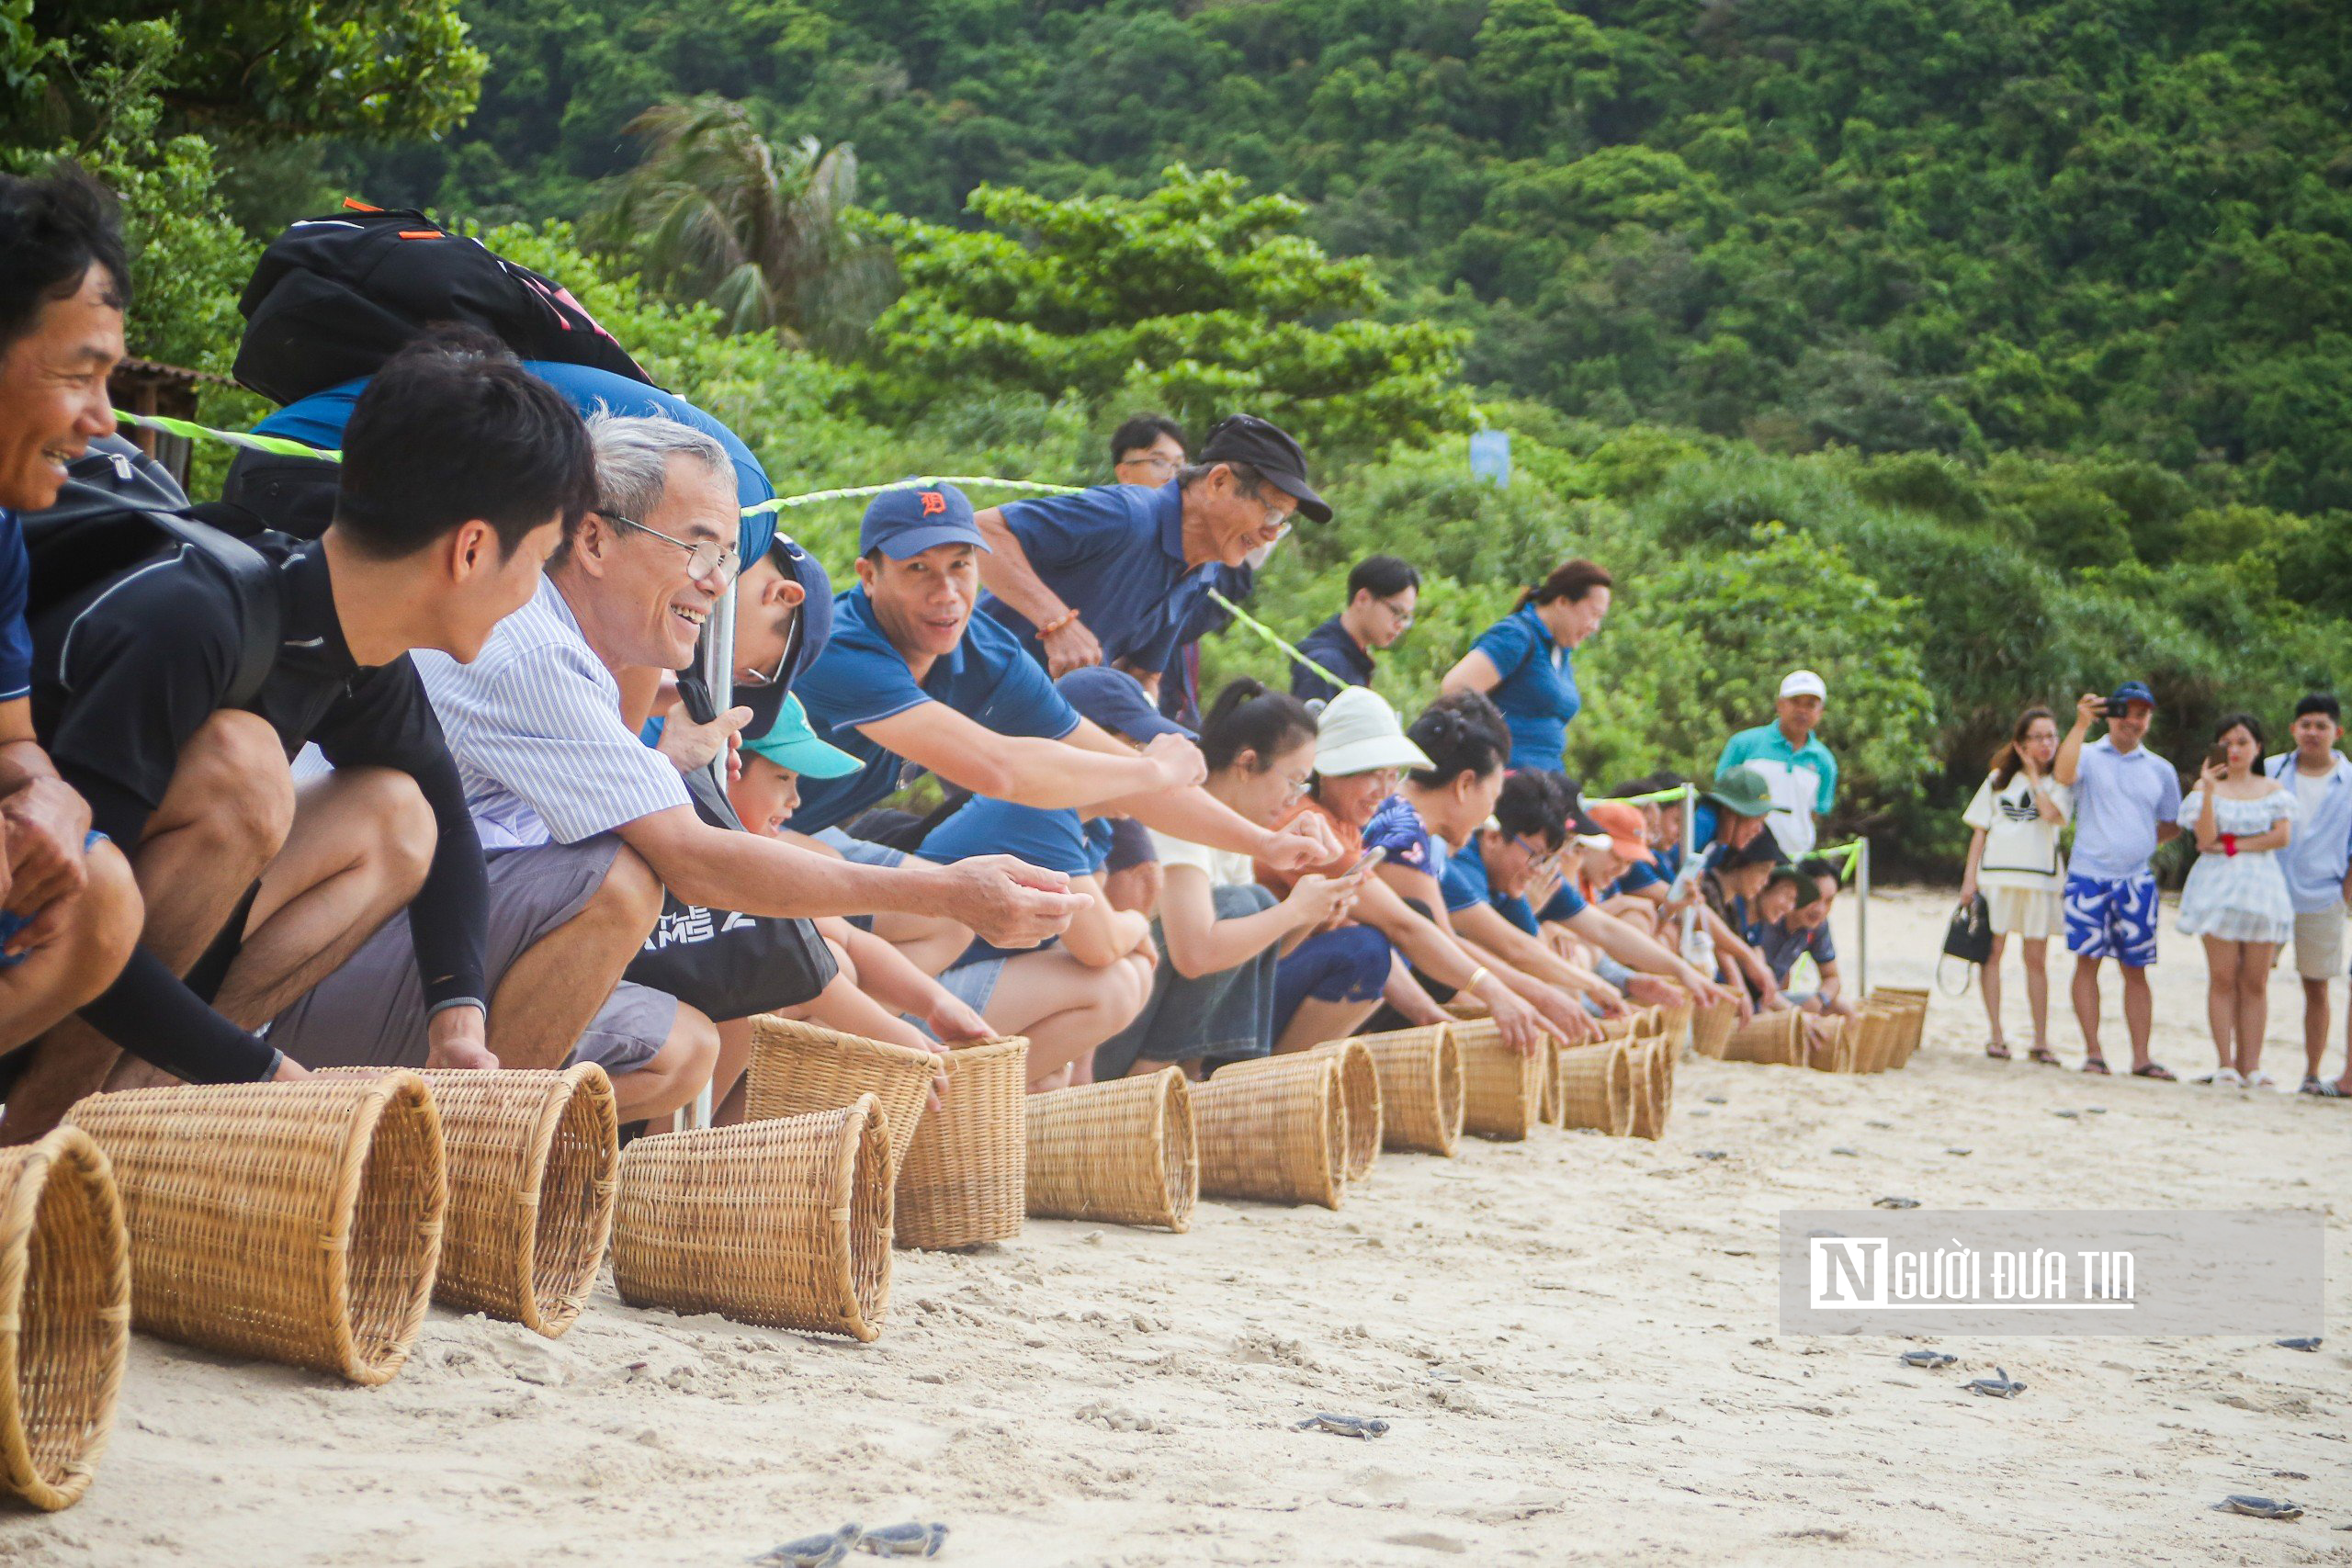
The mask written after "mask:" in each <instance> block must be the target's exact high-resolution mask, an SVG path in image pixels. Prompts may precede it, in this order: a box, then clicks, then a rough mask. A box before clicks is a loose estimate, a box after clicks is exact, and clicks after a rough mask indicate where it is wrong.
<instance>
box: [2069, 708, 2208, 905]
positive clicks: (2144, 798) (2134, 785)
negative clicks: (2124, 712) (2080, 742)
mask: <svg viewBox="0 0 2352 1568" xmlns="http://www.w3.org/2000/svg"><path fill="white" fill-rule="evenodd" d="M2178 820H2180V775H2179V774H2178V773H2174V772H2173V771H2172V764H2171V763H2170V762H2167V761H2165V760H2164V759H2163V758H2162V757H2159V756H2157V755H2156V754H2155V753H2154V751H2151V750H2148V749H2147V748H2146V747H2145V746H2135V747H2133V748H2132V749H2131V750H2129V751H2119V750H2116V749H2115V744H2114V742H2113V741H2111V740H2109V739H2108V738H2107V737H2106V736H2104V735H2102V736H2100V737H2099V738H2098V739H2097V740H2094V741H2092V742H2091V743H2090V744H2089V745H2087V746H2086V747H2084V748H2083V754H2082V761H2081V762H2080V764H2079V771H2078V772H2077V773H2075V857H2074V860H2073V862H2072V863H2070V864H2069V865H2068V866H2067V868H2066V869H2067V871H2068V873H2069V874H2070V875H2072V876H2087V877H2089V878H2091V879H2092V880H2094V881H2098V882H2122V881H2129V880H2131V878H2134V877H2141V876H2145V875H2147V874H2148V857H2149V856H2150V855H2153V854H2154V853H2155V852H2156V827H2157V825H2158V824H2159V823H2164V822H2177V821H2178Z"/></svg>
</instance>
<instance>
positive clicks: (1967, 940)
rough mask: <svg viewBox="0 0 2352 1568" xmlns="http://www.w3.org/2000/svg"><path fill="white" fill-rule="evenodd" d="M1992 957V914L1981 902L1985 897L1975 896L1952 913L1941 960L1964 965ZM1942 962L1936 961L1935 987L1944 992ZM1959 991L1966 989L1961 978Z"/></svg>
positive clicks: (1983, 961)
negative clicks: (1956, 960) (1947, 959)
mask: <svg viewBox="0 0 2352 1568" xmlns="http://www.w3.org/2000/svg"><path fill="white" fill-rule="evenodd" d="M1992 956H1993V911H1992V909H1991V908H1990V907H1989V906H1987V905H1986V904H1985V895H1983V894H1982V893H1979V894H1976V895H1975V896H1974V897H1971V898H1969V899H1968V900H1967V901H1966V902H1964V903H1962V904H1960V905H1959V906H1957V907H1956V908H1953V910H1952V912H1951V925H1949V926H1947V927H1945V928H1944V958H1957V959H1959V960H1960V961H1961V962H1962V963H1963V964H1983V963H1985V962H1986V961H1987V960H1989V959H1990V958H1991V957H1992ZM1943 967H1944V966H1943V960H1942V959H1938V960H1937V961H1936V985H1937V988H1938V989H1942V988H1943ZM1960 988H1961V990H1962V991H1965V990H1967V989H1968V981H1967V979H1966V977H1965V976H1963V977H1962V980H1961V983H1960Z"/></svg>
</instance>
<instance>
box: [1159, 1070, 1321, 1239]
mask: <svg viewBox="0 0 2352 1568" xmlns="http://www.w3.org/2000/svg"><path fill="white" fill-rule="evenodd" d="M1193 1115H1194V1117H1195V1118H1196V1122H1197V1125H1198V1127H1199V1131H1200V1140H1201V1191H1202V1192H1203V1193H1204V1194H1205V1195H1207V1196H1209V1197H1213V1198H1260V1199H1264V1200H1266V1201H1269V1202H1275V1203H1317V1204H1320V1205H1322V1206H1323V1207H1324V1208H1327V1209H1336V1208H1338V1207H1339V1206H1340V1199H1342V1198H1343V1197H1345V1196H1346V1195H1347V1190H1348V1107H1347V1100H1346V1097H1345V1096H1344V1095H1343V1094H1342V1093H1341V1092H1340V1061H1339V1058H1338V1057H1337V1056H1335V1055H1314V1054H1312V1053H1310V1052H1305V1051H1299V1052H1294V1053H1292V1054H1291V1055H1285V1056H1266V1057H1261V1058H1260V1059H1259V1060H1256V1061H1251V1062H1236V1063H1234V1064H1233V1065H1232V1066H1228V1067H1225V1068H1222V1069H1220V1070H1219V1071H1218V1072H1217V1074H1216V1077H1212V1078H1211V1079H1209V1081H1208V1082H1206V1083H1204V1084H1203V1085H1201V1086H1200V1088H1198V1089H1194V1090H1193Z"/></svg>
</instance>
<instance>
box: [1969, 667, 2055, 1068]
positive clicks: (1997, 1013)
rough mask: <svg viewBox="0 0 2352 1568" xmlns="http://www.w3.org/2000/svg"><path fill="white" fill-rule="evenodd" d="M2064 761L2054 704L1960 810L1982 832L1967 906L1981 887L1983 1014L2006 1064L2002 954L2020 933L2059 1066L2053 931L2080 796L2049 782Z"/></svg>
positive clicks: (2028, 721)
mask: <svg viewBox="0 0 2352 1568" xmlns="http://www.w3.org/2000/svg"><path fill="white" fill-rule="evenodd" d="M2057 755H2058V720H2057V717H2056V716H2055V715H2053V714H2052V713H2051V711H2050V710H2049V709H2048V708H2045V707H2030V708H2028V709H2026V710H2025V712H2024V713H2022V714H2019V715H2018V721H2017V723H2016V725H2015V726H2014V727H2012V728H2011V729H2010V731H2009V739H2008V740H2007V743H2005V744H2004V745H2003V746H2002V747H2001V749H2000V750H1998V751H1996V752H1994V753H1993V771H1992V773H1989V774H1987V775H1986V776H1985V782H1984V783H1983V784H1979V785H1977V786H1976V798H1974V799H1973V800H1972V801H1970V802H1969V803H1968V809H1967V810H1966V811H1963V812H1962V813H1961V820H1962V821H1963V822H1965V823H1967V824H1968V825H1969V826H1970V827H1971V828H1973V829H1975V832H1974V833H1973V834H1971V835H1970V837H1969V840H1968V869H1967V871H1966V872H1964V873H1963V874H1962V876H1961V879H1960V899H1961V902H1962V903H1963V904H1965V903H1967V902H1969V901H1970V900H1971V899H1973V898H1974V897H1976V895H1977V893H1978V892H1979V891H1980V890H1981V891H1982V892H1983V893H1984V895H1985V908H1986V909H1987V911H1988V913H1989V914H1990V916H1991V919H1992V926H1993V951H1992V953H1990V954H1989V955H1988V956H1987V957H1986V958H1985V968H1984V972H1983V984H1984V990H1985V1020H1986V1022H1987V1024H1988V1026H1989V1032H1988V1033H1987V1034H1986V1036H1985V1055H1988V1056H1991V1057H1994V1058H1996V1060H2000V1061H2007V1060H2008V1056H2009V1047H2008V1043H2007V1041H2006V1040H2004V1039H2002V1037H2001V950H2002V949H2003V948H2004V947H2006V946H2007V943H2008V940H2009V938H2010V937H2011V936H2012V935H2014V936H2015V937H2016V938H2017V939H2018V942H2019V943H2020V944H2021V945H2022V947H2023V949H2024V958H2025V994H2026V1001H2027V1003H2028V1005H2029V1006H2030V1008H2031V1010H2032V1012H2033V1049H2032V1050H2031V1051H2030V1052H2028V1053H2027V1055H2028V1056H2030V1058H2031V1059H2032V1060H2034V1061H2036V1062H2040V1063H2041V1064H2042V1065H2043V1066H2050V1067H2054V1066H2058V1057H2057V1054H2056V1053H2054V1052H2052V1050H2051V1049H2050V971H2049V959H2050V933H2051V932H2052V931H2056V930H2059V929H2060V928H2061V927H2063V926H2064V923H2065V918H2066V916H2065V902H2064V894H2065V887H2066V863H2065V860H2064V857H2063V856H2061V855H2060V854H2059V852H2058V830H2059V829H2062V828H2064V826H2065V825H2066V813H2067V811H2068V810H2069V809H2070V808H2071V807H2073V805H2074V803H2075V792H2074V791H2072V790H2070V789H2068V788H2067V787H2066V786H2065V785H2064V784H2056V783H2053V782H2052V779H2051V777H2050V766H2051V763H2052V761H2054V760H2055V759H2056V758H2057Z"/></svg>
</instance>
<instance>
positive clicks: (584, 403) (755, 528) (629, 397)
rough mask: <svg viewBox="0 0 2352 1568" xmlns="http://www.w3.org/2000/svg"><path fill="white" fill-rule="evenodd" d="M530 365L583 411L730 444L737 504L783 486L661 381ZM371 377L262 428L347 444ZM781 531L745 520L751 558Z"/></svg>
mask: <svg viewBox="0 0 2352 1568" xmlns="http://www.w3.org/2000/svg"><path fill="white" fill-rule="evenodd" d="M523 368H524V369H526V370H528V371H529V372H530V373H531V374H532V375H534V376H536V377H537V378H539V379H540V380H542V381H545V382H546V383H547V384H548V386H550V387H553V388H554V389H556V390H557V391H559V392H561V393H562V394H563V395H564V398H565V399H566V400H568V401H569V402H570V403H571V406H572V407H574V408H576V409H578V410H579V411H580V412H582V413H583V414H587V413H593V412H595V411H596V410H597V409H599V408H606V409H610V410H611V411H612V412H615V413H617V414H628V415H630V416H641V415H647V414H659V415H663V416H666V417H668V418H670V419H674V420H676V421H677V422H678V423H681V424H690V425H692V426H694V427H695V429H696V430H699V431H701V432H702V433H703V434H706V435H708V436H710V437H711V438H712V439H714V440H716V441H717V442H718V444H719V445H720V446H723V447H725V448H726V449H727V457H728V461H729V462H730V463H732V464H733V465H734V467H735V503H736V504H737V505H738V506H757V505H758V504H759V503H760V502H763V501H772V500H774V499H775V485H774V484H772V483H770V482H769V480H768V471H767V469H766V468H763V467H761V466H760V460H759V458H757V457H753V456H752V449H751V448H750V447H749V446H744V445H743V441H742V438H741V436H739V435H737V434H735V433H734V432H733V431H731V430H729V429H728V428H727V427H726V426H725V425H723V424H721V423H718V421H717V420H715V419H713V418H712V417H711V416H710V415H708V414H707V413H705V412H703V411H702V410H700V409H698V408H696V407H695V405H694V404H692V403H690V402H688V401H686V400H685V399H684V398H682V397H679V396H677V395H676V394H675V393H672V392H665V391H663V390H662V389H661V388H659V387H649V386H647V385H646V384H645V383H644V382H642V381H632V380H630V379H629V378H628V377H626V376H619V375H616V374H614V373H613V372H612V371H610V370H599V369H597V368H595V367H594V366H588V365H567V364H565V363H563V362H562V361H561V360H556V359H526V360H525V361H524V362H523ZM367 389H368V378H367V377H365V376H362V377H360V378H358V379H357V380H356V381H345V383H344V384H343V385H341V386H340V387H329V388H328V389H326V390H325V391H323V392H313V393H312V394H311V396H309V397H307V398H303V399H301V400H300V401H297V402H291V403H288V404H287V405H286V406H285V407H284V408H282V409H279V410H278V411H277V412H276V413H274V414H271V415H270V416H269V417H268V418H267V419H266V420H263V421H262V422H261V423H259V424H257V425H255V426H254V429H255V430H256V431H257V432H259V433H260V434H264V435H281V436H284V437H285V438H286V439H288V440H289V441H300V442H301V443H303V444H304V445H305V446H317V447H320V448H322V449H324V448H332V447H337V446H342V445H343V429H344V426H345V425H346V424H348V423H351V411H352V408H353V406H354V405H355V404H356V403H357V402H358V401H359V394H360V393H362V392H364V391H366V390H367ZM774 540H775V513H773V512H763V513H759V514H758V515H756V516H751V517H746V518H744V519H743V530H742V536H741V546H740V548H741V551H742V554H743V558H744V559H745V560H747V561H754V560H757V559H759V558H761V557H762V556H763V555H765V554H767V553H768V546H769V545H770V544H771V543H772V542H774Z"/></svg>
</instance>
